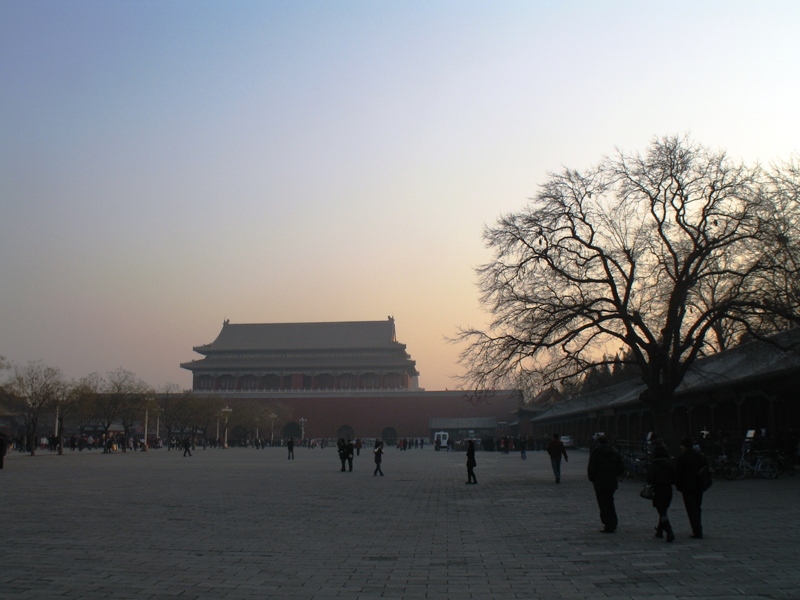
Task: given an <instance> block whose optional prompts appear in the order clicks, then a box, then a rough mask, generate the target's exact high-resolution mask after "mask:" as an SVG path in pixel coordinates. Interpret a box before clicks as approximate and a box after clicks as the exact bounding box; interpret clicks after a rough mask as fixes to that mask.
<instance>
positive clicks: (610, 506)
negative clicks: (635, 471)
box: [586, 435, 625, 533]
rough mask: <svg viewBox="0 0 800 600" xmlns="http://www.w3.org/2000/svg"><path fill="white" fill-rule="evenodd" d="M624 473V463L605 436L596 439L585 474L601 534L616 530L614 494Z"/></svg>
mask: <svg viewBox="0 0 800 600" xmlns="http://www.w3.org/2000/svg"><path fill="white" fill-rule="evenodd" d="M624 472H625V463H624V462H622V457H621V456H620V454H619V452H617V450H616V448H614V447H613V446H610V445H609V444H608V439H607V438H606V436H604V435H603V436H600V437H599V438H597V447H596V448H595V449H594V450H592V452H591V454H590V455H589V465H588V467H587V468H586V474H587V475H588V477H589V481H591V482H592V484H593V485H594V493H595V496H597V506H598V508H599V509H600V521H601V522H602V523H603V529H601V530H600V531H602V532H603V533H614V531H616V529H617V524H618V519H617V510H616V508H615V506H614V492H616V491H617V487H618V486H619V477H620V475H622V474H623V473H624Z"/></svg>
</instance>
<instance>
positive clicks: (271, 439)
mask: <svg viewBox="0 0 800 600" xmlns="http://www.w3.org/2000/svg"><path fill="white" fill-rule="evenodd" d="M277 418H278V415H276V414H275V413H269V420H270V421H271V429H270V432H269V447H270V448H272V447H273V446H274V445H275V419H277Z"/></svg>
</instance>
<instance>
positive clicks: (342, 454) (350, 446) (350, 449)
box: [336, 438, 383, 477]
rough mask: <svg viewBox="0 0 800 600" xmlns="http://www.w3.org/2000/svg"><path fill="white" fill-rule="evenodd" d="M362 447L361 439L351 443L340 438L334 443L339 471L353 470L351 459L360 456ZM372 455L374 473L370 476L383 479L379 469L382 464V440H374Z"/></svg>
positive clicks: (381, 471)
mask: <svg viewBox="0 0 800 600" xmlns="http://www.w3.org/2000/svg"><path fill="white" fill-rule="evenodd" d="M362 447H363V444H362V442H361V439H357V440H356V441H355V442H353V440H345V439H343V438H340V439H339V441H338V442H336V448H337V450H338V451H339V460H340V461H341V463H342V469H341V470H342V471H343V472H344V471H348V472H351V471H352V470H353V458H354V457H355V456H360V455H361V449H362ZM372 454H373V457H374V460H375V471H374V472H373V473H372V474H373V475H375V476H377V475H380V476H381V477H383V470H382V469H381V463H383V441H382V440H375V447H374V448H373V449H372Z"/></svg>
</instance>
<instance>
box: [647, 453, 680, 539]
mask: <svg viewBox="0 0 800 600" xmlns="http://www.w3.org/2000/svg"><path fill="white" fill-rule="evenodd" d="M673 483H675V465H674V463H673V462H672V459H671V458H670V456H669V452H668V451H667V449H666V447H665V446H664V444H663V443H658V444H656V446H655V448H654V449H653V460H652V461H650V464H649V465H648V467H647V484H648V485H652V486H653V506H654V507H655V509H656V510H657V511H658V526H657V527H656V537H657V538H663V537H664V533H665V532H666V534H667V542H673V541H675V534H674V533H673V531H672V525H671V524H670V522H669V517H668V516H667V509H668V508H669V505H670V504H671V503H672V484H673Z"/></svg>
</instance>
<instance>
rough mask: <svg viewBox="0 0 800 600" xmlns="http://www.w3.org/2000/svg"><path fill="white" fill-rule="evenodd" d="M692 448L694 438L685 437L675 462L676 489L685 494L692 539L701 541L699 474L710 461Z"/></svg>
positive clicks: (701, 503)
mask: <svg viewBox="0 0 800 600" xmlns="http://www.w3.org/2000/svg"><path fill="white" fill-rule="evenodd" d="M692 446H693V444H692V438H690V437H685V438H683V439H682V440H681V453H680V454H679V455H678V458H677V459H676V461H675V488H676V489H677V490H678V491H679V492H680V493H681V494H683V505H684V507H685V508H686V516H687V517H689V524H690V525H691V526H692V537H693V538H695V539H699V540H701V539H703V523H702V519H701V516H702V506H703V490H702V489H700V486H699V485H698V482H697V473H698V472H699V471H700V469H702V468H703V467H707V466H708V461H707V460H706V457H705V456H703V455H702V454H700V453H699V452H697V451H696V450H695V449H694V448H693V447H692Z"/></svg>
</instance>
